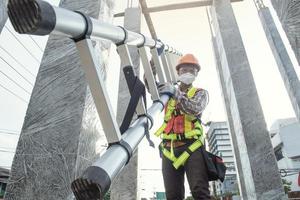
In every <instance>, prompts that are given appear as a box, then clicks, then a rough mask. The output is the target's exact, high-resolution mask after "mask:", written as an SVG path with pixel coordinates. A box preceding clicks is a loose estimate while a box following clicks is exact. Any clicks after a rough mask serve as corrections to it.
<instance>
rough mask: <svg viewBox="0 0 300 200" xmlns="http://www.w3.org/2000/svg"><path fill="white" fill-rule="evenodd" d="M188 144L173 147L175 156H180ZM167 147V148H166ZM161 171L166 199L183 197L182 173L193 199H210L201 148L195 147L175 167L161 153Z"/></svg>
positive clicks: (174, 199)
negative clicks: (183, 162)
mask: <svg viewBox="0 0 300 200" xmlns="http://www.w3.org/2000/svg"><path fill="white" fill-rule="evenodd" d="M188 146H189V145H184V146H181V147H177V148H174V154H175V156H176V157H178V156H180V155H181V153H182V152H184V151H185V150H186V149H187V147H188ZM167 149H168V148H167ZM162 173H163V178H164V185H165V190H166V197H167V199H168V200H182V199H184V194H185V190H184V174H185V173H186V176H187V180H188V183H189V186H190V190H191V192H192V196H193V198H194V199H195V200H210V195H209V190H208V177H207V170H206V165H205V163H204V159H203V156H202V153H201V148H199V149H197V150H196V151H195V152H194V153H192V155H191V156H190V157H189V158H188V160H187V161H186V163H185V165H184V166H181V167H180V168H179V169H177V170H176V169H175V168H174V167H173V165H172V161H170V160H169V159H168V158H166V157H165V156H163V155H162Z"/></svg>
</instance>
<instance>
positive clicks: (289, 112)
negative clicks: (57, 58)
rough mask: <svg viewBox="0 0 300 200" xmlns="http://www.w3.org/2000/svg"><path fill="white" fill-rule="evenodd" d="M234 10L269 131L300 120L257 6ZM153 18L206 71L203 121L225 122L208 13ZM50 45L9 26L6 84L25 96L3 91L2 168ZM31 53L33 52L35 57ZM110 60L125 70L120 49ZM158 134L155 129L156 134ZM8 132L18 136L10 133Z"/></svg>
mask: <svg viewBox="0 0 300 200" xmlns="http://www.w3.org/2000/svg"><path fill="white" fill-rule="evenodd" d="M49 1H50V2H51V3H54V4H56V5H57V4H58V0H49ZM175 2H176V3H179V2H186V0H180V1H179V0H163V1H162V0H148V7H152V6H158V5H163V4H168V3H175ZM136 3H137V1H136V0H135V1H133V2H132V5H133V6H134V5H136ZM265 3H266V5H267V6H269V7H270V8H271V12H272V14H273V17H274V20H275V22H276V23H277V24H279V22H278V19H277V16H276V14H275V13H274V11H273V9H272V7H271V5H270V2H269V0H266V1H265ZM129 5H130V3H129ZM126 7H127V1H121V0H116V4H115V13H119V12H123V11H124V9H125V8H126ZM233 8H234V14H235V16H236V19H237V22H238V25H239V28H240V32H241V35H242V39H243V42H244V45H245V49H246V52H247V56H248V59H249V63H250V67H251V70H252V73H253V77H254V81H255V84H256V86H257V92H258V95H259V99H260V102H261V105H262V108H263V113H264V116H265V120H266V123H267V127H268V128H269V127H270V126H271V125H272V123H273V122H274V121H275V120H277V119H279V118H288V117H295V114H294V112H293V109H292V107H291V104H290V102H289V98H288V95H287V92H286V91H285V87H284V85H283V82H282V79H281V77H280V74H279V71H278V68H277V65H276V63H275V60H274V58H273V55H272V52H271V50H270V48H269V46H268V42H267V40H266V37H265V34H264V31H263V29H262V26H261V24H260V21H259V18H258V15H257V11H256V8H255V6H254V4H253V1H251V0H245V1H243V2H237V3H233ZM151 17H152V21H153V23H154V27H155V30H156V33H157V35H158V37H159V39H161V40H162V41H163V42H164V43H166V44H169V45H171V46H173V47H175V48H176V49H178V50H179V51H181V52H182V53H193V54H194V55H196V57H197V58H198V59H199V62H200V64H201V66H202V70H201V72H200V73H199V76H198V78H197V80H196V82H195V85H196V86H198V87H201V88H204V89H206V90H208V92H209V94H210V103H209V105H208V107H207V108H206V110H205V111H204V115H203V120H204V121H225V120H226V116H225V112H224V105H223V100H222V94H221V90H220V85H219V80H218V77H217V72H216V66H215V61H214V55H213V49H212V44H211V35H210V28H209V22H208V19H207V14H206V8H204V7H203V8H192V9H183V10H176V11H165V12H159V13H152V14H151ZM122 20H123V18H118V19H115V20H114V24H115V25H123V22H122ZM141 29H142V32H143V33H144V34H145V35H146V36H150V34H149V31H148V28H147V25H146V23H145V20H144V18H142V27H141ZM278 29H279V31H280V33H281V34H282V37H283V40H284V41H285V44H286V47H287V49H288V51H289V52H290V56H291V59H292V61H293V63H294V66H297V67H296V71H297V73H298V77H299V74H300V72H299V70H300V68H299V66H298V65H297V63H296V59H295V57H294V54H293V53H292V51H291V48H290V46H289V43H288V42H287V39H286V37H285V35H284V32H283V30H282V28H281V26H280V25H279V26H278ZM16 38H17V39H18V40H19V41H21V43H22V44H23V45H24V46H25V47H26V48H24V47H23V46H22V44H20V42H18V40H17V39H16ZM46 42H47V37H39V36H30V37H29V36H28V35H18V34H16V33H15V32H14V31H13V28H12V27H11V25H10V23H9V22H8V23H7V24H6V27H5V28H4V29H3V31H2V33H1V35H0V56H1V58H3V60H2V59H0V84H1V85H4V86H5V87H6V88H8V89H9V90H10V91H12V92H14V93H15V94H17V95H18V96H19V97H16V96H14V95H12V94H11V93H9V92H7V91H6V90H5V89H3V88H2V87H0V166H8V167H9V166H10V165H11V162H12V157H13V153H12V152H13V151H14V150H15V147H16V144H17V139H18V134H19V133H20V130H21V127H22V124H23V120H24V116H25V112H26V109H27V103H26V102H28V101H29V98H30V93H31V90H32V86H33V84H34V81H35V75H36V74H37V72H38V68H39V61H40V60H41V58H42V50H43V49H44V47H45V44H46ZM26 49H28V51H29V52H30V53H29V52H28V51H27V50H26ZM6 52H9V53H10V54H11V55H12V56H13V57H14V58H15V59H16V60H18V61H19V62H20V63H21V64H20V63H17V62H16V61H15V60H14V59H13V58H12V57H11V56H9V54H7V53H6ZM110 56H111V58H110V60H109V63H110V66H119V60H118V59H116V57H117V54H116V51H115V46H114V45H112V48H111V52H110ZM4 60H5V61H7V62H8V63H9V64H10V65H12V66H13V67H16V68H17V70H18V71H19V72H20V73H21V74H22V75H23V76H24V78H25V79H26V80H25V79H24V78H23V77H21V76H20V75H19V74H17V73H16V72H15V71H14V70H13V69H12V68H11V67H9V66H8V65H7V64H6V63H5V62H4ZM1 72H4V73H5V74H7V75H9V76H10V77H12V78H13V79H14V80H15V81H16V82H17V83H18V84H19V85H21V86H22V87H23V89H22V88H20V87H19V86H17V85H16V84H14V83H13V82H11V81H9V80H8V79H7V77H5V76H4V75H3V73H2V74H1ZM118 73H119V69H118V68H116V67H110V68H109V69H108V76H107V83H116V81H114V80H116V79H117V78H116V77H117V76H118ZM117 80H118V79H117ZM107 89H108V93H109V95H110V97H111V103H112V105H113V108H114V110H116V104H117V98H116V97H117V91H118V84H115V85H113V84H107ZM28 93H29V94H28ZM19 98H22V99H23V100H20V99H19ZM24 101H25V102H24ZM158 126H159V123H157V124H156V127H158ZM154 129H155V128H153V129H152V130H154ZM1 131H2V133H1ZM3 132H6V133H3ZM7 132H10V133H13V134H7ZM152 138H153V137H152ZM154 140H156V144H157V143H158V141H159V140H158V139H154ZM146 144H147V143H146V141H143V145H142V147H141V148H142V151H143V152H145V154H146V155H147V156H145V157H146V158H147V159H149V160H151V161H152V162H147V161H144V160H140V166H139V167H140V169H144V170H141V171H140V172H141V175H143V176H144V177H147V176H148V175H149V174H150V175H151V174H157V177H160V176H159V173H160V171H153V170H152V171H148V170H146V169H160V162H159V157H158V152H157V149H155V150H154V149H151V148H150V147H148V146H147V145H146ZM1 150H2V152H1ZM5 151H8V152H5ZM149 172H150V173H149ZM142 181H146V182H147V179H142ZM145 184H149V183H145ZM153 187H158V188H160V189H161V188H162V181H161V180H160V181H159V184H157V185H156V186H153Z"/></svg>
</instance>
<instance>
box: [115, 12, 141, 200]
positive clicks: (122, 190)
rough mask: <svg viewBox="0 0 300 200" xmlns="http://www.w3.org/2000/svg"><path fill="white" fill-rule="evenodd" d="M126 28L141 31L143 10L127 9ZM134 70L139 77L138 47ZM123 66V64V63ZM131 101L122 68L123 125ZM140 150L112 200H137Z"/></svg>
mask: <svg viewBox="0 0 300 200" xmlns="http://www.w3.org/2000/svg"><path fill="white" fill-rule="evenodd" d="M124 27H125V28H126V29H127V30H131V31H134V32H138V33H139V32H140V31H141V10H140V9H139V8H127V9H126V10H125V17H124ZM129 52H130V55H131V59H132V63H133V67H134V70H135V72H136V74H137V75H139V72H140V70H139V69H140V67H139V66H140V56H139V54H138V51H137V48H136V47H129ZM121 66H123V65H122V63H121ZM129 100H130V93H129V90H128V87H127V84H126V80H125V77H124V74H123V69H122V67H121V68H120V78H119V96H118V109H117V122H118V124H119V125H121V123H122V120H123V117H124V115H125V112H126V108H127V106H128V103H129ZM137 166H138V150H137V151H136V152H135V153H134V155H133V157H132V158H131V159H130V162H129V163H128V164H127V165H126V166H125V167H124V169H123V170H122V172H121V173H120V174H119V176H118V177H117V178H116V179H115V181H114V182H113V184H112V190H111V199H112V200H122V199H126V200H136V199H138V198H137V188H138V186H137V184H138V180H137V179H138V170H137V168H138V167H137Z"/></svg>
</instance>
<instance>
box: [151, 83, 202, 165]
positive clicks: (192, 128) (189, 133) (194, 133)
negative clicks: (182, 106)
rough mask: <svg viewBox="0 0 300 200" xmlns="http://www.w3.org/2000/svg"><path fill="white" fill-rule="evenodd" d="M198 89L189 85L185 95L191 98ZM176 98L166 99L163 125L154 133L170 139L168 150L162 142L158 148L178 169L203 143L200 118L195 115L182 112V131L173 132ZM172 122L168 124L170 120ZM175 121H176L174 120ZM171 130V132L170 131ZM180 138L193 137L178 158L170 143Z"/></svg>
mask: <svg viewBox="0 0 300 200" xmlns="http://www.w3.org/2000/svg"><path fill="white" fill-rule="evenodd" d="M197 91H198V89H197V88H195V87H191V88H190V89H188V92H187V97H188V98H192V97H194V95H195V94H196V92H197ZM176 104H177V102H176V100H175V99H173V98H171V99H170V100H169V101H168V104H167V107H166V112H165V117H164V123H163V125H162V126H161V127H160V128H159V129H158V130H157V131H156V132H155V135H156V136H158V137H161V138H162V139H163V140H170V141H171V149H170V151H169V150H167V149H166V148H164V146H163V143H161V144H160V149H161V151H162V153H163V155H164V156H165V157H166V158H168V159H170V160H171V161H172V162H173V166H174V167H175V168H176V169H178V168H179V167H180V166H183V165H184V163H185V162H186V160H187V159H188V158H189V156H190V154H191V153H193V152H194V151H196V150H197V149H198V148H200V147H201V146H202V145H203V144H204V133H203V127H202V125H201V123H200V120H198V119H197V117H196V116H193V115H189V114H185V113H182V114H180V115H181V117H183V119H184V131H183V133H180V134H179V133H174V132H172V130H173V128H172V127H173V123H174V118H176V117H178V116H177V115H175V112H176ZM172 120H173V122H172V123H171V124H170V121H172ZM175 123H176V122H175ZM170 130H171V132H170ZM182 139H194V140H195V142H193V143H192V144H191V145H190V146H189V147H188V149H187V150H186V151H184V152H183V153H182V154H181V155H180V156H179V157H178V158H176V157H175V155H174V151H173V146H172V143H173V141H175V140H182Z"/></svg>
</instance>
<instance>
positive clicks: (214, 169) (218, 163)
mask: <svg viewBox="0 0 300 200" xmlns="http://www.w3.org/2000/svg"><path fill="white" fill-rule="evenodd" d="M201 149H202V155H203V157H204V160H205V164H206V168H207V173H208V180H209V181H216V180H220V181H221V182H223V181H224V178H225V173H226V166H225V165H224V162H223V159H222V158H221V157H219V156H216V155H214V154H212V153H210V152H208V151H206V150H205V148H204V147H202V148H201Z"/></svg>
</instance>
